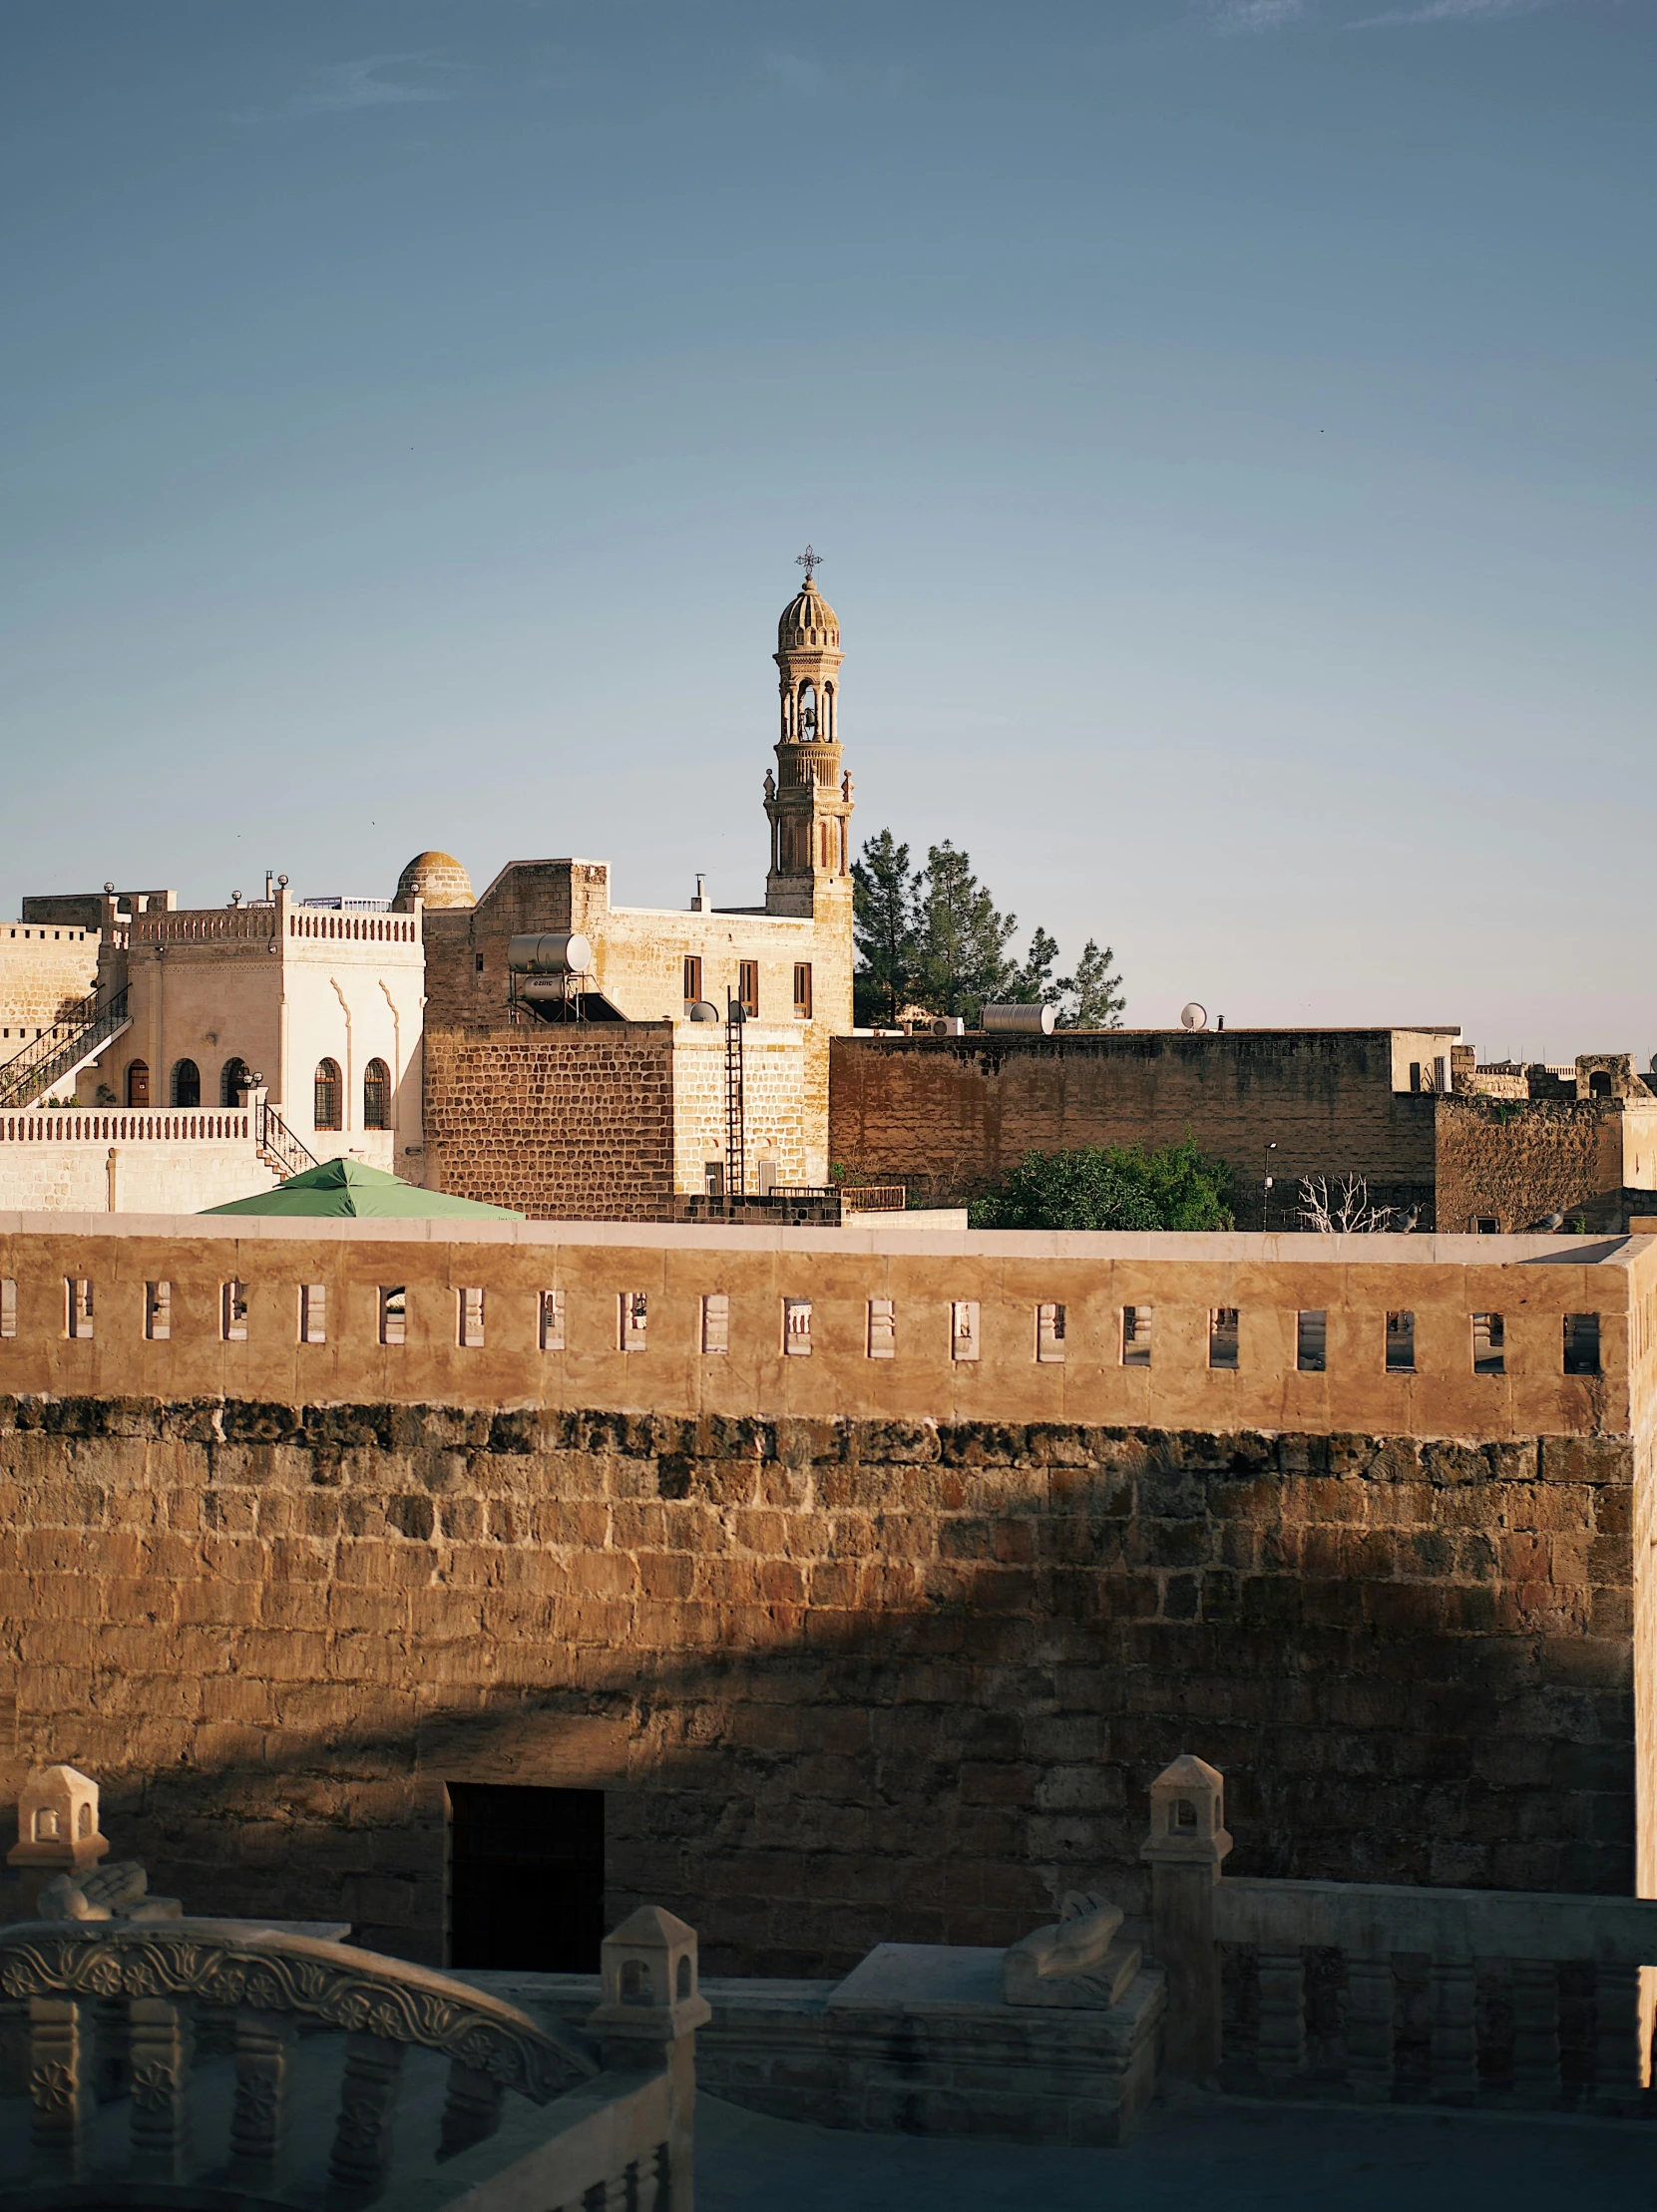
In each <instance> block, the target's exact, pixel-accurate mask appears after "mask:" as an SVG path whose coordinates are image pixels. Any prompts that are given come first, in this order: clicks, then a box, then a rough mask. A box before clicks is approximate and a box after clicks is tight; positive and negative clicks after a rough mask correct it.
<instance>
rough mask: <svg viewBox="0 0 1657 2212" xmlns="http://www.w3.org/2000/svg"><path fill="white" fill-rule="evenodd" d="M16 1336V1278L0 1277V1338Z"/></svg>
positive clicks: (10, 1276) (11, 1276)
mask: <svg viewBox="0 0 1657 2212" xmlns="http://www.w3.org/2000/svg"><path fill="white" fill-rule="evenodd" d="M16 1334H17V1278H16V1276H15V1275H6V1276H0V1336H15V1335H16Z"/></svg>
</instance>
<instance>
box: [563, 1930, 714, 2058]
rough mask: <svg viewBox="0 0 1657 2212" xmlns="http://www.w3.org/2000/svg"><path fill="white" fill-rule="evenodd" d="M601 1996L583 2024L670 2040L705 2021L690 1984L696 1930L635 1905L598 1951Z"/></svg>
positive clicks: (704, 2007)
mask: <svg viewBox="0 0 1657 2212" xmlns="http://www.w3.org/2000/svg"><path fill="white" fill-rule="evenodd" d="M599 1959H600V1976H601V1983H602V1989H601V1995H600V2001H599V2007H598V2010H597V2011H596V2012H595V2013H594V2014H593V2016H592V2018H591V2020H590V2021H589V2023H588V2025H589V2027H597V2028H605V2029H608V2030H610V2031H612V2032H614V2031H616V2030H622V2031H625V2030H628V2029H637V2030H638V2031H639V2032H641V2033H644V2034H648V2035H652V2036H662V2037H670V2038H676V2037H678V2036H680V2035H686V2034H689V2033H690V2031H691V2030H692V2029H693V2028H700V2027H701V2026H702V2024H703V2022H704V2021H708V2020H711V2019H712V2017H713V2015H712V2010H711V2008H710V2007H709V2006H708V2004H707V2003H706V2001H705V1999H703V1998H702V1997H701V1996H700V1995H699V1994H698V1992H697V1988H696V1931H695V1929H694V1928H691V1927H688V1926H687V1925H686V1923H685V1922H684V1921H682V1920H678V1919H676V1918H675V1917H674V1916H673V1914H671V1913H668V1912H663V1911H662V1909H661V1907H660V1906H659V1905H641V1906H640V1907H639V1908H638V1910H637V1912H635V1913H631V1914H629V1915H628V1917H627V1918H626V1919H625V1920H624V1921H622V1923H621V1927H620V1928H618V1929H616V1930H615V1931H614V1933H612V1934H611V1935H608V1936H607V1937H606V1938H605V1940H604V1943H603V1945H602V1946H601V1949H600V1954H599Z"/></svg>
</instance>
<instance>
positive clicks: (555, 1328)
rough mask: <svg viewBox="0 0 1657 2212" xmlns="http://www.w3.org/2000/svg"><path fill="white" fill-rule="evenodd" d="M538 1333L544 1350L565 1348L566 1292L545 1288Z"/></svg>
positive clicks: (541, 1300) (540, 1302)
mask: <svg viewBox="0 0 1657 2212" xmlns="http://www.w3.org/2000/svg"><path fill="white" fill-rule="evenodd" d="M539 1304H540V1309H541V1310H540V1316H539V1327H538V1330H537V1334H538V1336H539V1340H540V1344H541V1348H542V1350H543V1351H562V1350H563V1349H564V1292H563V1291H562V1290H543V1291H542V1293H541V1297H540V1300H539Z"/></svg>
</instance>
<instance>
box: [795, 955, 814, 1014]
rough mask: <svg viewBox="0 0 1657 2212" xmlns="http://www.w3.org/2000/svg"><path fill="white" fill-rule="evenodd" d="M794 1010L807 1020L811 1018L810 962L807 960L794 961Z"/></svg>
mask: <svg viewBox="0 0 1657 2212" xmlns="http://www.w3.org/2000/svg"><path fill="white" fill-rule="evenodd" d="M794 1011H795V1013H797V1014H803V1015H804V1017H805V1019H806V1020H807V1021H809V1020H810V1019H811V962H810V961H809V960H796V961H795V962H794Z"/></svg>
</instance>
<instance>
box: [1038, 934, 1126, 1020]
mask: <svg viewBox="0 0 1657 2212" xmlns="http://www.w3.org/2000/svg"><path fill="white" fill-rule="evenodd" d="M1115 957H1116V955H1115V953H1114V952H1113V951H1112V950H1111V949H1110V947H1109V945H1108V944H1107V945H1106V946H1105V948H1104V950H1103V951H1102V952H1101V951H1100V950H1099V948H1098V944H1097V942H1096V941H1095V940H1094V939H1093V938H1092V937H1089V938H1088V939H1087V942H1086V943H1085V944H1084V945H1083V946H1082V948H1081V957H1080V959H1079V960H1077V962H1076V964H1075V973H1074V974H1073V975H1061V976H1060V977H1059V979H1058V983H1057V986H1056V990H1055V992H1054V995H1055V997H1063V998H1068V999H1069V1000H1071V1001H1072V1003H1071V1004H1070V1005H1068V1006H1066V1007H1065V1009H1064V1011H1063V1012H1062V1013H1061V1014H1060V1015H1059V1016H1058V1019H1057V1023H1056V1026H1057V1027H1058V1028H1060V1029H1119V1028H1120V1027H1121V1025H1122V1008H1123V1007H1124V1006H1125V1005H1126V1004H1127V1000H1126V998H1125V997H1124V996H1123V994H1122V992H1121V990H1120V989H1119V988H1118V986H1119V984H1120V983H1121V980H1122V979H1121V977H1120V976H1119V975H1113V974H1112V973H1111V972H1110V963H1111V961H1112V960H1114V958H1115Z"/></svg>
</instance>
